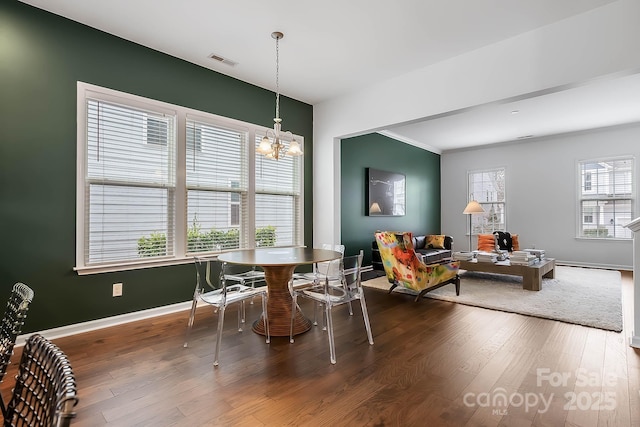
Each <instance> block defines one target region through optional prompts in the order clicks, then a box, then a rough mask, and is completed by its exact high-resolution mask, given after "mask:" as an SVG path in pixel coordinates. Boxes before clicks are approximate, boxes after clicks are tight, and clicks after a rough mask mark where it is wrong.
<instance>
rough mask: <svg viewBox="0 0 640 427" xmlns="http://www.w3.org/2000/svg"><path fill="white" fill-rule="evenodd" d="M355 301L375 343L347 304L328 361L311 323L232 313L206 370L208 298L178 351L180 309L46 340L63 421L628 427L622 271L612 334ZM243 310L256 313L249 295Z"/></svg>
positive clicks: (210, 325) (637, 400) (635, 380)
mask: <svg viewBox="0 0 640 427" xmlns="http://www.w3.org/2000/svg"><path fill="white" fill-rule="evenodd" d="M462 291H463V292H464V283H463V289H462ZM366 297H367V304H368V308H369V313H370V318H371V326H372V329H373V334H374V340H375V344H374V345H373V346H369V344H368V343H367V339H366V332H365V328H364V324H363V322H362V317H361V315H360V311H359V309H354V316H353V317H352V318H350V317H349V316H348V314H347V312H346V310H342V309H339V310H336V312H335V313H334V319H335V320H334V325H335V331H336V337H335V339H336V351H337V357H338V363H337V364H336V365H331V364H330V363H329V346H328V343H327V337H326V333H325V332H323V331H322V330H321V328H319V327H314V328H312V330H311V331H310V332H308V333H306V334H303V335H300V336H298V337H297V339H296V341H295V343H293V344H290V343H289V341H288V338H286V337H275V338H272V342H271V344H265V342H264V339H263V337H262V336H259V335H257V334H255V333H253V332H251V330H250V327H249V326H247V328H246V330H245V331H244V332H242V333H238V332H236V330H235V325H236V312H235V310H234V309H230V310H228V312H227V315H226V322H225V333H224V337H223V340H222V349H221V352H220V367H218V368H215V369H214V368H213V366H212V363H213V350H214V345H215V344H214V338H215V316H216V315H214V314H213V313H212V312H211V310H210V309H209V308H208V307H203V308H201V309H199V311H198V313H197V316H196V321H195V325H194V329H193V332H192V335H191V340H190V343H189V347H188V348H183V347H182V344H183V339H184V332H185V326H186V322H187V314H188V313H187V312H182V313H178V314H172V315H167V316H163V317H160V318H154V319H149V320H144V321H139V322H135V323H130V324H127V325H123V326H118V327H114V328H108V329H102V330H98V331H94V332H89V333H85V334H79V335H76V336H72V337H66V338H61V339H58V340H56V341H55V343H56V344H57V345H58V346H60V348H62V349H63V351H64V352H65V353H66V354H67V355H68V356H69V358H70V360H71V363H72V365H73V369H74V372H75V374H76V378H77V382H78V388H79V395H80V403H79V404H78V407H77V411H78V417H77V418H76V420H75V422H74V423H73V425H74V426H102V425H113V426H190V427H193V426H217V425H220V426H230V425H233V426H281V425H296V426H298V425H308V426H324V425H326V426H364V425H369V426H424V425H429V426H530V425H531V426H562V425H566V426H605V425H606V426H640V352H639V351H638V350H635V349H633V348H631V347H629V345H628V337H629V335H630V333H631V332H630V329H631V328H632V325H633V322H632V317H631V316H632V312H631V311H632V301H633V283H632V277H631V273H629V272H623V305H624V320H625V330H624V331H623V332H622V333H615V332H606V331H602V330H599V329H593V328H587V327H583V326H576V325H569V324H565V323H560V322H555V321H551V320H544V319H538V318H534V317H526V316H521V315H517V314H512V313H504V312H499V311H492V310H485V309H481V308H475V307H469V306H465V305H461V304H455V303H448V302H443V301H437V300H431V299H424V300H423V301H421V302H419V303H414V302H413V298H412V297H410V296H408V295H397V294H394V295H387V294H386V293H385V292H383V291H379V290H376V289H369V288H368V289H366ZM247 307H249V308H248V317H249V318H256V317H257V316H258V314H259V310H260V304H259V303H258V301H257V300H256V304H254V305H252V306H247ZM303 309H304V310H305V312H307V313H311V307H310V306H303ZM19 353H20V350H19V349H17V351H16V354H15V355H14V357H13V364H12V365H11V366H10V369H9V372H8V374H7V376H6V377H5V381H4V382H3V384H2V385H1V388H0V389H1V390H2V394H3V396H4V397H5V399H7V398H8V396H9V394H10V389H11V387H12V386H13V383H14V376H15V368H16V365H17V363H18V360H19V359H18V357H19ZM501 397H506V399H507V400H508V401H510V402H511V405H509V406H505V405H502V401H501V400H500V398H501ZM567 399H569V400H567ZM567 406H568V407H567ZM599 407H600V409H599V410H598V408H599ZM612 407H613V409H609V408H612Z"/></svg>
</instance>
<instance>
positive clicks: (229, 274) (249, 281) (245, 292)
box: [184, 257, 271, 366]
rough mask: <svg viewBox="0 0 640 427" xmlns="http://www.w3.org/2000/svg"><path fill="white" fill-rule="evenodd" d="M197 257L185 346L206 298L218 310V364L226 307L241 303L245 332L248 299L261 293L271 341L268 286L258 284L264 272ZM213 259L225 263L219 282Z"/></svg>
mask: <svg viewBox="0 0 640 427" xmlns="http://www.w3.org/2000/svg"><path fill="white" fill-rule="evenodd" d="M194 261H195V262H194V263H195V267H196V288H195V291H194V293H193V302H192V304H191V313H190V314H189V321H188V323H187V332H186V334H185V341H184V347H187V345H188V341H189V334H190V332H191V328H192V327H193V321H194V319H195V312H196V307H197V305H198V302H199V301H202V302H204V303H206V304H209V305H211V306H212V307H213V308H214V310H215V311H216V312H217V313H218V332H217V336H216V350H215V357H214V361H213V366H218V360H219V355H220V343H221V341H222V332H223V326H224V312H225V309H226V308H227V306H229V305H231V304H235V303H239V307H238V331H239V332H242V329H243V325H244V324H245V301H247V300H249V301H251V300H252V299H253V298H254V297H256V296H260V297H261V299H262V315H263V318H264V325H265V332H266V337H267V338H266V342H267V344H268V343H269V342H270V341H271V336H270V335H269V320H268V318H267V301H266V296H267V287H266V286H256V284H263V285H264V284H265V283H264V272H258V271H256V270H255V269H252V270H249V271H244V272H233V271H229V266H228V265H227V263H220V262H219V261H217V260H212V259H205V258H199V257H196V258H195V260H194ZM212 263H219V264H220V265H221V268H220V276H219V277H220V278H219V280H218V282H215V281H212V280H211V265H212Z"/></svg>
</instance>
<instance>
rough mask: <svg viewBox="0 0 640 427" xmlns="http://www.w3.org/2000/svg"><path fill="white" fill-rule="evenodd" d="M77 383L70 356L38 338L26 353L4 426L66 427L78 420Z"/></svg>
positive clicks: (33, 338) (30, 342) (34, 337)
mask: <svg viewBox="0 0 640 427" xmlns="http://www.w3.org/2000/svg"><path fill="white" fill-rule="evenodd" d="M77 403H78V395H77V387H76V380H75V376H74V374H73V370H72V369H71V363H70V362H69V359H68V358H67V356H66V355H65V354H64V353H63V352H62V350H60V348H58V346H56V345H55V344H53V343H51V342H50V341H49V340H47V339H46V338H45V337H43V336H42V335H39V334H34V335H31V336H30V337H29V339H27V342H26V343H25V345H24V348H23V350H22V357H21V358H20V365H19V367H18V374H17V375H16V385H15V387H14V388H13V393H12V395H11V400H9V403H8V405H7V411H6V413H5V416H4V426H5V427H8V426H29V427H51V426H56V427H65V426H68V425H70V424H71V420H72V419H73V418H75V416H76V413H75V411H74V408H75V406H76V405H77Z"/></svg>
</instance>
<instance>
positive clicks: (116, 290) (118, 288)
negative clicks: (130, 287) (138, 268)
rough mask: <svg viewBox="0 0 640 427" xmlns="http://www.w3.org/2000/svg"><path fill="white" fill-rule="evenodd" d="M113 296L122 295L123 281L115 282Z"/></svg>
mask: <svg viewBox="0 0 640 427" xmlns="http://www.w3.org/2000/svg"><path fill="white" fill-rule="evenodd" d="M113 296H114V297H121V296H122V283H114V284H113Z"/></svg>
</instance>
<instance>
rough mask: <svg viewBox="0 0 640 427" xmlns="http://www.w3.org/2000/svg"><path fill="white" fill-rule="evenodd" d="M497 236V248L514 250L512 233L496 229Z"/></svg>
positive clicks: (494, 233) (495, 234)
mask: <svg viewBox="0 0 640 427" xmlns="http://www.w3.org/2000/svg"><path fill="white" fill-rule="evenodd" d="M493 235H494V236H495V237H496V250H502V251H509V252H513V240H512V239H511V234H509V233H508V232H506V231H494V232H493Z"/></svg>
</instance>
